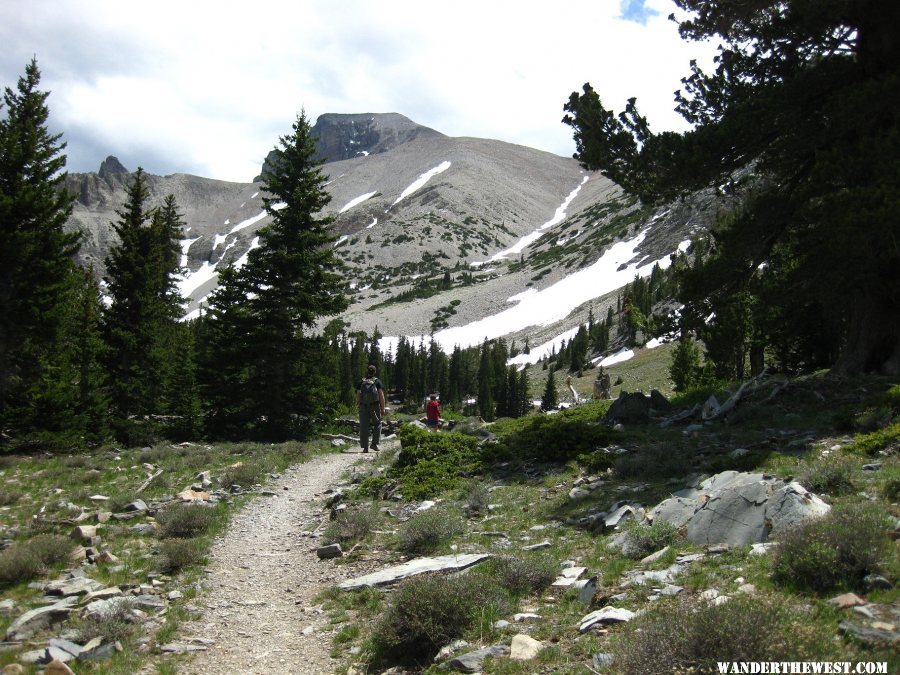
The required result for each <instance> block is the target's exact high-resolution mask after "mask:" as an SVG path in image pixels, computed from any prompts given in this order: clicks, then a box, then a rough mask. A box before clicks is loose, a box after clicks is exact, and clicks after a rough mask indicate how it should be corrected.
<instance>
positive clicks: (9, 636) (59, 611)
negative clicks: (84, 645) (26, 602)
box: [6, 596, 77, 642]
mask: <svg viewBox="0 0 900 675" xmlns="http://www.w3.org/2000/svg"><path fill="white" fill-rule="evenodd" d="M76 600H77V598H75V597H74V596H70V597H66V598H63V599H62V600H60V601H59V602H57V603H56V604H53V605H47V606H46V607H38V608H37V609H32V610H29V611H27V612H25V613H24V614H23V615H22V616H20V617H19V618H17V619H16V620H15V621H13V622H12V623H11V624H10V626H9V628H7V629H6V640H7V641H9V642H15V641H18V640H24V639H27V638H29V637H31V636H32V635H34V633H35V632H37V631H39V630H41V629H42V628H46V627H47V626H49V625H50V624H52V623H55V622H57V621H61V620H63V619H65V618H66V617H67V616H69V614H70V613H71V612H72V610H73V609H74V605H75V602H76Z"/></svg>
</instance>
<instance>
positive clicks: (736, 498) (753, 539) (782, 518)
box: [648, 471, 831, 546]
mask: <svg viewBox="0 0 900 675" xmlns="http://www.w3.org/2000/svg"><path fill="white" fill-rule="evenodd" d="M830 508H831V507H830V506H829V505H828V504H826V503H825V502H823V501H822V500H821V499H820V498H819V497H818V496H816V495H814V494H812V493H810V492H808V491H807V490H806V489H805V488H804V487H803V486H802V485H800V484H799V483H796V482H792V481H784V480H779V479H777V478H774V477H772V476H766V475H764V474H761V473H742V472H737V471H723V472H722V473H719V474H716V475H715V476H712V477H711V478H708V479H707V480H705V481H703V482H702V483H700V485H699V486H697V487H696V488H689V489H687V490H682V491H680V492H678V493H675V494H674V495H673V496H672V497H671V498H669V499H666V500H665V501H663V502H661V503H660V504H657V505H656V506H655V507H654V508H653V509H652V510H651V511H650V513H649V514H648V518H649V519H651V520H655V519H657V518H659V519H662V520H666V521H668V522H670V523H672V524H673V525H675V526H676V527H679V528H686V531H687V539H688V541H690V542H691V543H692V544H698V545H706V544H730V545H732V546H740V545H744V544H756V543H762V542H766V541H768V540H769V538H770V537H771V536H773V535H775V536H777V535H778V534H779V533H780V532H781V531H783V530H786V529H788V528H790V527H792V526H794V525H796V524H797V523H799V522H801V521H803V520H805V519H807V518H814V517H818V516H822V515H825V514H826V513H828V511H829V510H830Z"/></svg>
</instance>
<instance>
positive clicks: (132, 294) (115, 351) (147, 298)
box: [104, 168, 183, 441]
mask: <svg viewBox="0 0 900 675" xmlns="http://www.w3.org/2000/svg"><path fill="white" fill-rule="evenodd" d="M126 194H127V201H126V203H125V206H124V208H123V210H121V211H117V214H118V216H119V220H118V221H117V222H116V223H113V229H114V230H115V232H116V234H117V235H118V237H119V243H118V244H117V245H116V246H114V247H113V248H112V249H111V250H110V253H109V256H108V257H107V260H106V272H107V276H106V281H107V287H108V290H109V294H110V296H111V298H112V304H111V305H110V307H109V308H108V309H107V310H106V312H105V313H104V333H105V339H106V343H107V346H108V349H107V368H108V371H109V375H110V395H111V403H112V405H113V408H114V410H115V412H116V416H117V419H118V423H119V425H120V428H119V434H120V435H124V437H123V440H131V441H137V440H141V439H139V438H137V437H134V438H132V437H131V436H130V434H131V433H133V432H136V431H137V429H136V428H135V426H134V424H133V423H132V422H129V421H128V420H129V418H131V417H134V418H136V419H137V420H138V421H140V420H141V419H143V418H146V417H147V416H148V415H158V414H162V413H166V412H169V411H168V410H167V395H168V394H170V393H171V392H170V390H169V383H170V377H171V375H172V366H173V363H174V362H175V359H174V356H175V352H176V350H177V349H179V348H180V346H179V345H177V344H176V343H175V342H174V341H173V336H174V335H175V333H176V331H175V328H174V324H175V322H176V321H177V320H178V317H179V316H180V315H181V310H182V308H181V299H180V298H179V296H178V294H177V292H176V290H175V274H176V272H177V271H178V252H179V249H178V239H179V238H180V236H181V227H182V225H183V222H182V221H181V217H180V215H179V214H178V209H177V205H176V204H175V200H174V197H172V196H171V195H170V196H169V197H167V198H166V200H165V204H164V206H163V207H162V208H157V209H150V208H149V207H148V205H147V200H148V197H149V190H148V188H147V184H146V178H145V175H144V172H143V169H141V168H138V170H137V171H136V172H135V174H134V178H133V180H132V182H131V184H130V185H129V187H128V189H127V193H126ZM141 433H144V432H141Z"/></svg>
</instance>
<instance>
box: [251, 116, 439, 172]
mask: <svg viewBox="0 0 900 675" xmlns="http://www.w3.org/2000/svg"><path fill="white" fill-rule="evenodd" d="M312 135H313V136H315V137H316V155H317V156H318V157H319V158H320V159H322V160H324V161H325V162H340V161H341V160H344V159H354V158H355V157H365V156H367V155H375V154H378V153H380V152H387V151H388V150H390V149H391V148H395V147H397V146H398V145H401V144H403V143H408V142H409V141H412V140H415V139H417V138H442V137H443V136H444V135H443V134H442V133H440V132H437V131H435V130H434V129H430V128H428V127H423V126H422V125H421V124H416V123H415V122H413V121H412V120H411V119H409V118H408V117H404V116H403V115H400V114H398V113H361V114H353V115H344V114H337V113H326V114H324V115H319V118H318V119H317V120H316V123H315V124H314V125H313V127H312ZM273 158H274V150H273V151H272V152H270V153H269V154H268V155H267V156H266V160H265V162H263V166H262V172H261V173H260V175H259V176H257V177H256V178H255V179H254V182H257V181H261V180H262V176H263V174H264V173H265V171H266V168H267V167H268V166H271V162H272V160H273Z"/></svg>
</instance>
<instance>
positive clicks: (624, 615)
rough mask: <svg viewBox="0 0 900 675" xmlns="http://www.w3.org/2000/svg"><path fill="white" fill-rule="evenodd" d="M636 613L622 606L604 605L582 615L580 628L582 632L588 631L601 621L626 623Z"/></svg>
mask: <svg viewBox="0 0 900 675" xmlns="http://www.w3.org/2000/svg"><path fill="white" fill-rule="evenodd" d="M635 616H636V614H635V613H634V612H632V611H631V610H628V609H622V608H620V607H604V608H603V609H598V610H597V611H595V612H591V613H590V614H587V615H586V616H584V617H582V619H581V621H580V622H579V623H580V624H581V626H580V627H579V628H578V631H579V632H580V633H586V632H588V631H589V630H590V629H591V628H592V627H593V626H596V625H597V624H600V623H624V622H627V621H631V620H632V619H633V618H634V617H635Z"/></svg>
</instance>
